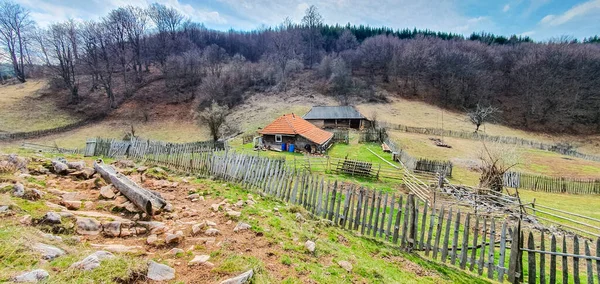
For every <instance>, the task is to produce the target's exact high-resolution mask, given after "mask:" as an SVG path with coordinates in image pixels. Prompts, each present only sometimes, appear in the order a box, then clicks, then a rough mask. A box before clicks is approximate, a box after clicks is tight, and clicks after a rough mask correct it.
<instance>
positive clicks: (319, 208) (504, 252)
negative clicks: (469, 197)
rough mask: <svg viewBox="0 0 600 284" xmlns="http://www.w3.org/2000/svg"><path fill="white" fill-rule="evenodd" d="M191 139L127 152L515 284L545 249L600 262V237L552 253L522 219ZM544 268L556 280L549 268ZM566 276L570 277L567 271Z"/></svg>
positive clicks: (576, 272)
mask: <svg viewBox="0 0 600 284" xmlns="http://www.w3.org/2000/svg"><path fill="white" fill-rule="evenodd" d="M136 143H137V144H136ZM193 146H194V145H192V144H188V145H187V147H188V148H187V150H180V151H175V152H173V150H172V149H173V145H172V144H160V143H148V142H146V143H144V142H143V141H136V142H134V143H133V144H132V145H131V146H130V151H128V154H129V156H130V157H131V158H134V159H136V160H140V161H145V162H147V163H151V164H156V165H161V166H165V167H167V168H170V169H172V170H175V171H181V172H185V173H187V174H194V175H200V176H206V177H213V178H217V179H221V180H224V181H227V182H232V183H237V184H240V185H241V186H242V187H244V188H246V189H248V190H250V191H253V192H257V193H259V194H261V195H263V196H268V197H271V198H274V199H277V200H280V201H282V202H286V203H290V204H295V205H299V206H302V207H304V208H305V209H306V210H307V211H309V212H310V214H311V215H312V216H313V217H314V218H321V219H326V220H328V222H330V223H331V224H333V225H335V226H337V227H340V228H342V229H345V230H349V231H353V232H355V233H356V234H358V235H361V236H363V237H369V238H376V239H379V240H382V241H384V242H386V243H388V244H390V245H393V246H397V247H398V248H399V249H402V250H404V251H407V252H417V253H419V254H421V255H423V256H424V257H426V258H430V259H433V260H435V261H440V262H443V263H449V264H451V265H454V266H456V267H458V268H460V269H469V270H471V271H474V272H476V273H478V274H479V275H485V276H487V277H488V278H489V279H494V280H498V281H505V280H507V279H508V280H509V281H511V282H513V283H517V282H518V281H522V280H523V279H524V277H525V276H529V274H527V272H528V271H535V269H531V268H530V267H531V266H530V265H531V262H527V261H528V260H532V259H533V260H534V265H536V266H535V267H540V268H541V267H545V266H546V265H547V263H548V262H545V263H540V262H541V261H542V260H541V259H542V257H539V256H540V255H541V256H545V255H555V256H561V257H563V259H565V258H568V259H571V261H572V262H573V263H579V261H580V260H581V259H584V260H585V261H586V264H589V263H591V262H590V261H596V264H597V265H596V266H597V267H598V265H600V264H599V260H600V250H599V249H598V247H599V245H598V243H599V242H600V240H599V241H597V242H596V245H595V247H594V246H593V245H592V246H590V245H589V244H587V243H586V248H587V247H588V246H589V249H587V250H586V254H582V255H580V254H579V250H578V249H575V250H573V253H572V254H566V250H564V249H563V250H562V252H553V251H552V250H551V251H545V250H544V249H543V246H542V248H541V249H530V248H529V246H528V248H525V247H523V245H522V244H523V240H524V238H523V237H522V236H523V234H524V233H525V230H522V229H521V227H520V221H518V220H511V219H507V218H501V219H500V218H498V219H496V218H495V217H494V216H490V215H486V214H473V213H471V212H466V213H465V212H460V210H458V211H457V210H456V208H452V207H449V208H445V207H444V206H441V207H439V206H437V205H436V204H434V203H433V202H431V200H430V199H428V200H427V199H426V201H425V202H421V201H419V199H420V198H418V196H416V195H414V194H408V195H404V194H400V193H396V192H384V191H380V190H373V189H369V188H366V187H363V186H360V185H357V184H352V183H344V182H339V181H330V180H326V179H325V177H324V176H322V175H319V174H316V173H310V172H308V171H304V170H299V169H298V168H296V167H295V166H293V165H292V164H291V163H290V162H289V161H286V160H285V159H273V158H269V157H260V156H258V155H256V154H253V153H252V154H251V153H235V152H231V151H215V150H214V149H210V148H195V149H194V148H193ZM131 149H135V150H134V151H131ZM184 149H185V148H184ZM190 149H192V150H190ZM423 186H425V185H423ZM535 235H537V233H536V234H535ZM573 245H574V246H575V243H573ZM534 247H535V246H534ZM588 250H589V251H590V252H591V251H596V254H597V255H598V256H596V257H594V256H591V255H590V254H589V253H587V251H588ZM523 252H527V253H528V254H532V255H533V258H529V255H528V258H523ZM536 256H537V258H536ZM524 261H525V262H524ZM564 262H565V263H566V261H564ZM525 264H526V265H525ZM550 264H552V261H551V262H550ZM586 267H587V268H589V267H590V265H587V266H586ZM579 268H580V267H579V265H577V267H576V266H575V265H574V266H573V270H572V272H570V275H572V276H573V279H579V277H580V276H581V275H583V276H586V275H587V277H586V279H588V278H589V275H592V277H598V272H599V270H600V268H596V272H594V271H593V267H592V269H591V270H590V269H588V270H587V271H586V272H583V273H582V272H580V270H579ZM527 269H529V270H527ZM563 270H564V269H563ZM563 270H561V271H563ZM554 271H557V270H556V269H555V270H554ZM540 273H544V275H547V276H548V277H549V279H552V278H551V277H552V269H547V270H542V271H540ZM586 273H587V274H586ZM576 275H577V276H576ZM562 277H563V279H564V277H569V276H568V274H567V276H565V274H564V273H563V274H562ZM575 277H577V278H575ZM536 279H539V276H538V278H536ZM594 279H595V278H594ZM540 283H545V282H540ZM551 283H552V282H551ZM575 283H578V282H575ZM588 283H592V282H588Z"/></svg>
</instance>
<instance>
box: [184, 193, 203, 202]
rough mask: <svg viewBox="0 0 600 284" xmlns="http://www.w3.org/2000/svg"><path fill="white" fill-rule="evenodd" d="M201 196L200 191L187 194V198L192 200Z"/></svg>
mask: <svg viewBox="0 0 600 284" xmlns="http://www.w3.org/2000/svg"><path fill="white" fill-rule="evenodd" d="M199 197H200V194H198V193H192V194H190V195H188V196H187V199H189V200H192V199H197V198H199Z"/></svg>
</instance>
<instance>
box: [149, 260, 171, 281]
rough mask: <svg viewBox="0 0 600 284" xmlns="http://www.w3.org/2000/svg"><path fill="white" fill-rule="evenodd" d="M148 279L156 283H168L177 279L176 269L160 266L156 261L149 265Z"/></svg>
mask: <svg viewBox="0 0 600 284" xmlns="http://www.w3.org/2000/svg"><path fill="white" fill-rule="evenodd" d="M147 277H148V279H150V280H154V281H166V280H171V279H173V278H175V269H173V268H171V267H169V266H167V265H164V264H160V263H157V262H154V261H150V263H149V264H148V275H147Z"/></svg>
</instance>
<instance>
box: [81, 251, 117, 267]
mask: <svg viewBox="0 0 600 284" xmlns="http://www.w3.org/2000/svg"><path fill="white" fill-rule="evenodd" d="M113 257H115V256H114V255H113V254H112V253H110V252H107V251H103V250H99V251H97V252H95V253H92V254H90V255H88V256H87V257H86V258H84V259H83V260H82V261H78V262H75V263H73V264H72V265H71V268H75V269H81V270H92V269H95V268H98V267H100V262H101V261H102V260H104V259H109V258H113Z"/></svg>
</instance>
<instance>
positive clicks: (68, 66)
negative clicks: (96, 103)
mask: <svg viewBox="0 0 600 284" xmlns="http://www.w3.org/2000/svg"><path fill="white" fill-rule="evenodd" d="M75 37H76V27H75V23H74V22H73V21H72V20H71V21H66V22H64V23H58V24H53V25H51V26H50V27H49V30H48V42H49V44H50V45H51V46H52V52H51V54H52V56H51V58H52V65H51V67H52V69H53V70H54V72H55V75H56V76H58V77H60V78H61V79H62V81H63V83H64V85H65V86H66V87H67V89H68V90H69V91H70V93H71V95H70V101H71V103H78V102H79V79H78V78H77V75H78V74H77V72H76V58H75V54H76V48H77V46H76V45H75V43H76V42H77V40H76V38H75Z"/></svg>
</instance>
